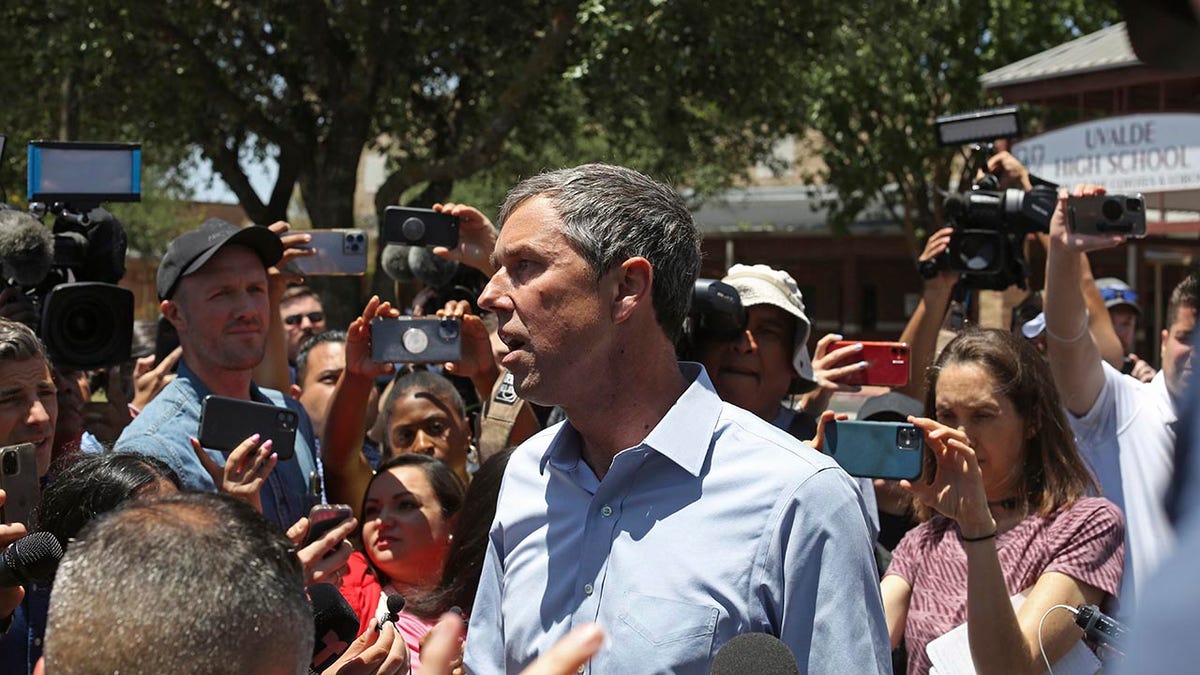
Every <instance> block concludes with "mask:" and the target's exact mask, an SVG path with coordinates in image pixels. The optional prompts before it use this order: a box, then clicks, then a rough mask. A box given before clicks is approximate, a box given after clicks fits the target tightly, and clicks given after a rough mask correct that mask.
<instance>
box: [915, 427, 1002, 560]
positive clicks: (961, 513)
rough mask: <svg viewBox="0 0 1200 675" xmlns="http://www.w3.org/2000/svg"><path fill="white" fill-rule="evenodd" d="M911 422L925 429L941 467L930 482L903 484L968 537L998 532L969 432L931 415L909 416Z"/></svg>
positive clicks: (935, 471)
mask: <svg viewBox="0 0 1200 675" xmlns="http://www.w3.org/2000/svg"><path fill="white" fill-rule="evenodd" d="M908 421H909V422H910V423H912V424H915V425H916V426H917V427H918V428H920V429H921V430H922V431H924V432H925V444H926V445H927V446H929V449H930V451H931V452H932V453H933V456H934V458H935V459H936V460H937V466H936V468H935V470H934V475H933V478H932V480H930V481H929V482H924V481H920V482H917V483H913V482H911V481H907V480H902V481H900V487H902V488H904V489H905V490H908V491H909V492H910V493H911V494H912V495H913V496H914V497H915V498H917V499H919V500H921V501H922V502H924V503H925V504H926V505H927V506H929V507H930V508H932V509H934V510H936V511H937V512H938V513H940V514H942V515H943V516H946V517H947V518H951V519H953V520H954V521H956V522H957V523H958V529H959V532H961V533H962V535H963V536H964V537H980V536H985V535H988V534H991V533H993V532H995V531H996V521H995V520H994V519H993V518H992V513H991V511H990V510H989V509H988V503H987V494H986V493H985V492H984V490H983V474H982V473H981V472H980V471H979V462H978V461H977V460H976V458H975V450H974V449H973V448H971V446H969V445H967V435H966V434H964V433H963V432H962V431H959V430H958V429H951V428H950V427H948V426H946V425H944V424H939V423H938V422H935V421H934V420H931V419H929V418H927V417H909V418H908Z"/></svg>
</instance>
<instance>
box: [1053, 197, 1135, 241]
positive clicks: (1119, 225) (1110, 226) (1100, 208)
mask: <svg viewBox="0 0 1200 675" xmlns="http://www.w3.org/2000/svg"><path fill="white" fill-rule="evenodd" d="M1067 224H1068V226H1069V227H1070V230H1071V231H1072V232H1075V233H1077V234H1123V235H1126V236H1129V237H1144V236H1146V200H1145V199H1143V198H1142V195H1140V194H1136V195H1093V196H1091V197H1071V198H1069V199H1068V200H1067Z"/></svg>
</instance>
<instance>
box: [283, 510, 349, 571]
mask: <svg viewBox="0 0 1200 675" xmlns="http://www.w3.org/2000/svg"><path fill="white" fill-rule="evenodd" d="M356 527H358V520H356V519H354V518H350V519H347V520H346V521H345V522H343V523H342V524H340V525H338V526H337V527H335V528H333V529H332V530H330V531H328V532H326V533H325V534H324V535H323V536H322V537H321V538H320V539H318V540H316V541H314V542H313V543H311V544H309V545H308V546H304V540H305V538H307V537H308V518H301V519H300V520H297V521H296V523H295V524H294V525H292V526H291V527H289V528H288V531H287V538H288V539H290V540H291V542H292V543H293V544H295V545H296V546H297V547H303V548H300V549H299V550H298V551H296V557H297V558H298V559H299V560H300V566H301V567H302V568H304V586H305V588H307V587H309V586H312V585H313V584H333V585H334V586H341V585H342V576H343V575H344V574H346V562H347V561H349V560H350V554H351V553H353V552H354V549H353V548H352V547H351V546H350V542H348V541H346V537H349V536H350V535H351V534H353V533H354V529H355V528H356Z"/></svg>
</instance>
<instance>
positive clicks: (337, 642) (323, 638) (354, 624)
mask: <svg viewBox="0 0 1200 675" xmlns="http://www.w3.org/2000/svg"><path fill="white" fill-rule="evenodd" d="M308 599H309V602H310V603H312V609H313V635H314V637H315V639H314V640H313V657H312V664H311V666H312V669H313V671H314V672H318V673H320V672H324V670H325V669H326V668H328V667H329V666H331V665H333V662H334V661H337V660H338V659H339V658H340V657H341V656H342V654H344V653H346V650H347V649H349V648H350V643H351V642H354V640H355V638H357V637H358V616H357V615H356V614H355V613H354V610H353V609H352V608H351V607H350V603H348V602H346V599H345V598H343V597H342V593H341V591H339V590H338V589H337V587H335V586H333V585H332V584H313V585H312V586H309V587H308Z"/></svg>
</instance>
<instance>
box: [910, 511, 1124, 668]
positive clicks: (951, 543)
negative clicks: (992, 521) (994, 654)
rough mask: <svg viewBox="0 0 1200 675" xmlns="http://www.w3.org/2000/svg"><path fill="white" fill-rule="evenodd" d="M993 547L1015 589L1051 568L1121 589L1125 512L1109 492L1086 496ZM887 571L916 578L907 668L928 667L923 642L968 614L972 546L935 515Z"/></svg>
mask: <svg viewBox="0 0 1200 675" xmlns="http://www.w3.org/2000/svg"><path fill="white" fill-rule="evenodd" d="M996 551H997V553H998V554H999V557H1000V567H1001V569H1003V570H1004V585H1005V586H1006V587H1007V588H1008V594H1009V595H1010V596H1012V595H1016V594H1018V593H1020V592H1021V591H1024V590H1026V589H1028V588H1030V587H1032V586H1033V585H1034V584H1035V583H1036V582H1037V580H1038V577H1040V576H1042V575H1043V574H1045V573H1047V572H1060V573H1062V574H1066V575H1067V576H1069V577H1071V578H1072V579H1075V580H1077V581H1082V582H1083V583H1085V584H1088V585H1090V586H1094V587H1096V588H1098V589H1100V590H1102V591H1104V592H1105V593H1108V594H1109V595H1110V596H1116V594H1117V591H1118V589H1119V587H1120V584H1121V571H1122V568H1123V567H1124V562H1125V524H1124V519H1123V518H1122V517H1121V510H1120V509H1119V508H1117V506H1116V505H1115V504H1113V503H1112V502H1110V501H1108V500H1107V499H1101V498H1098V497H1086V498H1083V499H1080V500H1078V501H1077V502H1075V504H1074V505H1073V506H1071V507H1070V508H1068V509H1064V510H1059V511H1056V512H1054V513H1053V514H1051V515H1050V516H1048V517H1042V516H1037V515H1034V516H1029V517H1027V518H1026V519H1025V520H1023V521H1021V522H1020V523H1018V524H1017V526H1016V527H1014V528H1012V529H1011V530H1008V531H1007V532H1001V533H1000V534H999V535H997V537H996ZM887 574H894V575H896V576H898V577H900V578H901V579H904V580H905V581H907V582H908V584H909V585H910V586H912V597H911V598H910V599H909V603H908V619H907V621H906V622H905V626H904V640H905V642H906V643H907V645H908V673H909V675H924V674H925V673H928V672H929V668H930V665H931V664H930V662H929V656H928V655H927V654H926V653H925V646H926V645H928V644H929V643H930V642H931V641H932V640H933V639H934V638H938V637H941V636H942V635H944V634H946V633H948V632H949V631H950V629H952V628H954V627H956V626H958V625H959V624H962V623H964V622H965V621H966V620H967V554H966V551H964V550H963V547H962V541H961V540H960V539H959V534H958V528H957V527H955V525H954V521H952V520H950V519H949V518H943V517H941V516H935V517H934V518H932V519H931V520H929V521H927V522H924V523H922V524H921V525H919V526H918V527H916V528H915V529H913V530H910V531H909V532H908V534H906V535H905V536H904V539H902V540H901V541H900V545H899V546H897V547H896V550H895V551H894V552H893V553H892V563H891V565H890V566H889V567H888V570H887Z"/></svg>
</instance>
